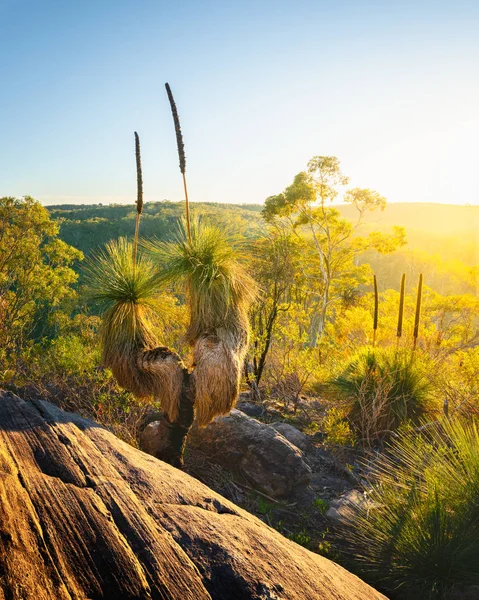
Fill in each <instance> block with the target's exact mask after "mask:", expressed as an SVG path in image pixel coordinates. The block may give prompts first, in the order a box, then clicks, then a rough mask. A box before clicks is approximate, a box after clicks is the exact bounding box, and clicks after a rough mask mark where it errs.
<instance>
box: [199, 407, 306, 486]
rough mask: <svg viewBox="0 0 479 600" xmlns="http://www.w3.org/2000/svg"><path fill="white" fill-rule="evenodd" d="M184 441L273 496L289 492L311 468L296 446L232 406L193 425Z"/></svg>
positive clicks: (300, 482)
mask: <svg viewBox="0 0 479 600" xmlns="http://www.w3.org/2000/svg"><path fill="white" fill-rule="evenodd" d="M188 445H189V446H191V447H193V448H199V449H201V451H202V452H203V453H204V454H206V456H208V457H209V459H210V460H211V461H213V462H216V463H217V464H219V465H221V466H222V467H223V468H225V469H227V470H228V471H231V472H232V473H233V474H234V475H236V476H237V477H238V478H240V479H242V480H246V481H247V482H248V483H249V484H250V485H251V486H252V487H253V488H255V489H257V490H259V491H261V492H264V493H265V494H267V495H269V496H272V497H273V498H286V497H288V496H291V495H292V494H294V493H296V492H298V491H301V490H302V489H303V488H304V487H305V486H306V485H308V483H309V481H310V479H311V468H310V466H309V465H308V464H307V463H306V461H305V460H304V456H303V453H302V452H301V450H299V448H297V447H296V446H293V444H291V442H289V441H288V440H287V439H286V438H284V437H283V436H282V435H281V434H280V433H278V432H277V431H275V430H274V429H273V428H272V427H270V426H269V425H265V424H264V423H260V422H259V421H256V419H252V418H251V417H248V416H247V415H245V414H244V413H242V412H240V411H239V410H236V409H233V410H232V411H231V413H230V414H229V415H228V416H226V417H217V418H216V419H215V420H214V421H213V422H212V423H210V424H209V425H208V426H206V427H204V428H197V427H195V428H193V429H192V430H191V433H190V435H189V438H188Z"/></svg>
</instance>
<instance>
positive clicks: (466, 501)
mask: <svg viewBox="0 0 479 600" xmlns="http://www.w3.org/2000/svg"><path fill="white" fill-rule="evenodd" d="M423 431H424V432H425V433H423V434H422V435H421V436H418V435H417V433H415V432H414V431H411V430H409V431H408V432H403V433H401V434H400V436H399V438H398V440H396V441H395V442H394V444H393V445H392V446H391V447H390V448H389V452H388V453H387V454H384V455H382V456H381V457H380V458H379V460H378V462H377V463H376V464H375V465H374V466H373V469H372V473H371V475H370V480H369V486H368V488H367V494H368V496H369V498H370V500H371V502H370V503H369V504H368V506H367V507H365V506H364V505H354V506H352V507H351V510H350V512H349V515H348V517H347V522H346V523H345V529H344V532H345V536H346V538H347V539H348V541H349V544H350V550H351V551H352V552H351V554H352V555H353V556H354V561H355V563H356V566H358V567H359V569H360V572H361V576H362V577H363V578H365V579H369V581H371V582H372V583H374V584H376V585H377V586H378V587H380V588H382V589H383V590H384V591H385V592H386V593H389V594H392V597H396V598H401V599H409V598H411V599H412V598H414V599H416V598H421V599H422V600H428V599H431V600H432V599H433V598H434V599H440V598H450V597H451V594H452V593H453V592H454V593H459V594H461V593H462V591H461V590H462V588H464V587H467V586H474V585H479V503H478V498H479V432H478V429H477V426H476V425H475V424H474V423H468V424H464V423H462V422H461V421H453V422H449V421H447V420H445V422H443V423H436V424H434V425H432V426H429V427H426V428H424V430H423ZM456 597H462V596H461V595H459V596H456Z"/></svg>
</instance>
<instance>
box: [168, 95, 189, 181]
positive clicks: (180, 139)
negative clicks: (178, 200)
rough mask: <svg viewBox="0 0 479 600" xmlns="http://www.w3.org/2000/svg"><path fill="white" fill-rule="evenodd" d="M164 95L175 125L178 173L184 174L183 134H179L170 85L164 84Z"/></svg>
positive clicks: (178, 119) (177, 118) (178, 120)
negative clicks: (165, 94) (166, 97)
mask: <svg viewBox="0 0 479 600" xmlns="http://www.w3.org/2000/svg"><path fill="white" fill-rule="evenodd" d="M165 88H166V93H167V94H168V100H169V101H170V106H171V114H172V115H173V122H174V124H175V132H176V145H177V146H178V157H179V159H180V171H181V172H182V174H184V173H185V172H186V158H185V144H184V143H183V134H182V133H181V126H180V117H179V116H178V109H177V108H176V102H175V99H174V98H173V94H172V92H171V88H170V84H169V83H165Z"/></svg>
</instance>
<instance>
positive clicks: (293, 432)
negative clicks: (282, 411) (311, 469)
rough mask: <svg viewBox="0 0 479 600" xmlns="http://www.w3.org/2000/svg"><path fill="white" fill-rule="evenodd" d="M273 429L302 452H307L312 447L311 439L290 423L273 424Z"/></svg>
mask: <svg viewBox="0 0 479 600" xmlns="http://www.w3.org/2000/svg"><path fill="white" fill-rule="evenodd" d="M271 427H272V428H273V429H274V430H276V431H278V432H279V433H280V434H281V435H282V436H283V437H285V438H286V439H287V440H288V442H291V443H292V444H293V446H296V447H298V448H299V449H300V450H303V451H305V450H307V449H308V448H309V447H310V446H311V443H310V441H309V437H308V436H307V435H306V434H304V433H303V432H302V431H299V429H296V427H293V425H290V424H289V423H272V424H271Z"/></svg>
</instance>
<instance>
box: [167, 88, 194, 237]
mask: <svg viewBox="0 0 479 600" xmlns="http://www.w3.org/2000/svg"><path fill="white" fill-rule="evenodd" d="M165 88H166V93H167V94H168V100H169V101H170V107H171V114H172V115H173V122H174V124H175V132H176V145H177V147H178V157H179V159H180V171H181V174H182V176H183V187H184V189H185V203H186V231H187V234H188V243H189V244H191V226H190V205H189V201H188V188H187V186H186V158H185V144H184V143H183V135H182V133H181V126H180V117H179V116H178V109H177V108H176V103H175V99H174V98H173V94H172V93H171V88H170V85H169V84H168V83H165Z"/></svg>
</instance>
